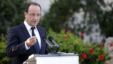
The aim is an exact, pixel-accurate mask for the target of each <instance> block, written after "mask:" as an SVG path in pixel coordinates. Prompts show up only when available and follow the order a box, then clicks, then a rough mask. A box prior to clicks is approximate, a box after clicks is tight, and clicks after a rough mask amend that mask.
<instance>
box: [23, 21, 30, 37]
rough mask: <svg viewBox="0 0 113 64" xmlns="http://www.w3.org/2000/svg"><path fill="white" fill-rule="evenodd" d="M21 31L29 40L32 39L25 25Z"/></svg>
mask: <svg viewBox="0 0 113 64" xmlns="http://www.w3.org/2000/svg"><path fill="white" fill-rule="evenodd" d="M21 31H22V32H23V34H24V35H25V37H26V38H29V37H30V34H29V32H28V31H27V29H26V27H25V25H24V23H23V24H21Z"/></svg>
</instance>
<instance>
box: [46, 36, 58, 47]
mask: <svg viewBox="0 0 113 64" xmlns="http://www.w3.org/2000/svg"><path fill="white" fill-rule="evenodd" d="M48 40H49V41H50V42H51V43H52V44H53V45H54V46H56V48H59V45H58V44H57V43H56V41H55V40H54V38H53V37H52V36H49V37H48Z"/></svg>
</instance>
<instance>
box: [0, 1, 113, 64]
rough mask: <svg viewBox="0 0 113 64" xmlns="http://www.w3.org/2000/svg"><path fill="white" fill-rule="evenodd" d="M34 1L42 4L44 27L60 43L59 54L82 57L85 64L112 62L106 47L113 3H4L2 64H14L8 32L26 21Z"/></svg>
mask: <svg viewBox="0 0 113 64" xmlns="http://www.w3.org/2000/svg"><path fill="white" fill-rule="evenodd" d="M30 1H33V2H37V3H39V4H40V5H41V7H42V18H41V21H40V24H41V25H42V26H43V27H45V28H46V29H47V32H48V35H51V36H53V37H54V38H55V40H56V41H57V42H58V44H59V45H60V49H59V51H62V52H73V53H77V54H79V57H80V63H81V64H104V63H106V61H107V60H110V59H111V58H110V57H109V55H108V52H106V51H105V49H104V45H105V42H106V39H107V38H109V37H112V36H113V0H0V64H10V59H9V58H7V57H6V54H5V52H6V51H5V49H6V45H7V31H8V29H10V28H11V27H12V26H15V25H18V24H20V23H22V22H23V21H24V11H23V10H24V6H25V2H30ZM112 46H113V45H112V44H110V47H112ZM92 59H93V60H92Z"/></svg>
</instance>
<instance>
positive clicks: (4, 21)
mask: <svg viewBox="0 0 113 64" xmlns="http://www.w3.org/2000/svg"><path fill="white" fill-rule="evenodd" d="M24 1H26V0H0V35H1V34H6V32H7V30H8V28H9V27H10V26H13V25H16V24H18V23H20V22H21V21H23V18H24V17H23V14H24V12H23V10H24V7H25V5H24Z"/></svg>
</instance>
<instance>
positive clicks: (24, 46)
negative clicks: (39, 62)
mask: <svg viewBox="0 0 113 64" xmlns="http://www.w3.org/2000/svg"><path fill="white" fill-rule="evenodd" d="M24 15H25V20H24V22H23V23H22V24H20V25H18V26H15V27H12V28H11V29H10V30H9V31H8V46H7V55H8V56H9V57H11V58H12V64H23V62H24V61H25V60H27V59H28V57H29V56H30V55H31V54H47V53H48V51H47V49H48V46H47V44H46V42H45V38H46V32H45V30H44V29H43V28H42V27H40V26H38V24H39V20H40V17H41V7H40V5H39V4H37V3H33V2H32V3H28V4H27V6H26V9H25V13H24Z"/></svg>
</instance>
